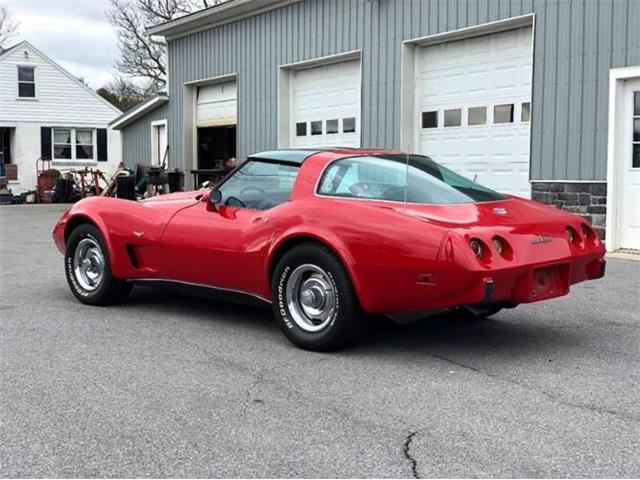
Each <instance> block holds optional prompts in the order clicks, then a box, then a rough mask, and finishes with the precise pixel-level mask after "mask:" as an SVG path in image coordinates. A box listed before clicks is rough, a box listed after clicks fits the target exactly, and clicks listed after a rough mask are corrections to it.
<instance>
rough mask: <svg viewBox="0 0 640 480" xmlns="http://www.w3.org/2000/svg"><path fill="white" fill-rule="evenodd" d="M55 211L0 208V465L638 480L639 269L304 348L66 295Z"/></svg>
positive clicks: (229, 311) (140, 305)
mask: <svg viewBox="0 0 640 480" xmlns="http://www.w3.org/2000/svg"><path fill="white" fill-rule="evenodd" d="M63 209H64V207H62V206H55V205H54V206H14V207H0V476H2V477H42V476H47V477H48V476H53V477H94V476H100V477H104V476H107V477H111V476H117V477H165V476H172V477H173V476H175V477H183V476H188V477H201V476H213V477H219V476H224V477H236V476H240V477H254V476H260V477H264V476H266V477H270V476H279V477H291V476H295V477H299V476H301V477H336V476H346V477H352V476H357V477H369V476H373V477H413V476H418V477H429V476H438V477H458V476H465V477H468V476H492V477H495V476H498V477H511V476H515V477H520V476H532V477H556V476H560V477H564V476H572V477H576V476H578V477H593V476H596V477H619V476H624V477H638V476H640V262H633V261H625V260H613V259H611V260H610V261H609V264H608V274H607V277H606V278H605V279H603V280H601V281H595V282H590V283H587V284H582V285H578V286H576V287H574V288H573V291H572V293H571V294H570V295H569V296H568V297H565V298H562V299H558V300H553V301H549V302H544V303H541V304H533V305H523V306H521V307H518V308H517V309H515V310H511V311H506V312H504V313H499V314H498V315H496V316H495V317H494V318H493V319H491V320H486V321H480V322H470V321H465V320H463V319H460V318H456V317H454V316H448V317H444V318H442V317H441V318H437V319H434V320H430V321H424V322H421V323H419V324H414V325H411V326H389V325H384V324H373V325H372V327H371V331H370V332H369V334H368V335H367V338H365V339H364V341H363V342H362V343H361V344H359V345H358V346H357V347H355V348H352V349H350V350H346V351H342V352H338V353H332V354H317V353H310V352H305V351H302V350H298V349H296V348H295V347H293V346H292V345H290V344H289V343H288V342H287V340H286V339H285V338H284V336H283V335H282V334H281V333H280V332H279V331H278V329H277V328H276V326H275V323H274V322H273V321H272V319H271V315H270V312H269V311H266V310H261V309H258V308H253V307H245V306H237V305H232V304H224V303H216V302H212V301H208V300H200V299H194V298H190V297H180V296H167V295H166V294H162V295H157V294H156V293H155V292H154V291H153V290H149V289H143V288H140V289H137V290H134V292H133V294H132V296H131V298H130V300H129V301H128V302H127V303H126V304H123V305H121V306H117V307H109V308H96V307H88V306H84V305H81V304H80V303H78V302H77V301H76V300H75V298H74V297H73V296H72V294H71V293H70V291H69V289H68V287H67V285H66V281H65V279H64V274H63V265H62V257H61V255H60V254H59V253H58V252H57V250H56V249H55V247H54V245H53V243H52V240H51V236H50V232H51V229H52V227H53V224H54V222H55V221H56V220H57V218H58V217H59V215H60V214H61V213H62V211H63Z"/></svg>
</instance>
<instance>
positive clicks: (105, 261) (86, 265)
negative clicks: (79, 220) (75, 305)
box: [64, 224, 131, 305]
mask: <svg viewBox="0 0 640 480" xmlns="http://www.w3.org/2000/svg"><path fill="white" fill-rule="evenodd" d="M64 265H65V273H66V277H67V282H68V283H69V288H71V292H73V294H74V295H75V297H76V298H77V299H78V300H80V301H81V302H82V303H86V304H88V305H109V304H113V303H118V302H121V301H123V300H124V299H125V298H127V296H128V295H129V292H130V290H131V286H130V285H129V284H128V283H127V282H125V281H124V280H120V279H117V278H114V277H113V275H112V274H111V264H110V262H109V252H108V251H107V248H106V247H105V243H104V239H103V238H102V234H101V233H100V231H99V230H98V229H97V228H96V227H94V226H93V225H90V224H82V225H80V226H78V227H76V228H75V229H74V230H73V231H72V232H71V234H70V235H69V239H68V241H67V248H66V252H65V256H64Z"/></svg>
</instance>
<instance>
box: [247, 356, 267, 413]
mask: <svg viewBox="0 0 640 480" xmlns="http://www.w3.org/2000/svg"><path fill="white" fill-rule="evenodd" d="M266 371H267V369H264V368H263V369H260V370H258V371H257V372H255V376H256V378H254V379H253V382H251V384H250V385H249V387H248V388H247V391H246V393H245V396H244V401H243V402H242V407H241V408H240V418H244V415H245V413H246V412H247V408H248V406H249V401H250V400H251V394H252V393H253V391H254V390H255V388H256V387H257V386H258V385H259V384H260V382H262V378H263V376H264V374H265V373H266Z"/></svg>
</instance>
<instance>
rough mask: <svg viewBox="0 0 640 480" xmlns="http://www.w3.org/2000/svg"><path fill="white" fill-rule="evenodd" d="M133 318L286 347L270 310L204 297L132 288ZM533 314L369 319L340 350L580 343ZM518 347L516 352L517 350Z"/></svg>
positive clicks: (499, 349) (542, 347)
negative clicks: (155, 317) (230, 332)
mask: <svg viewBox="0 0 640 480" xmlns="http://www.w3.org/2000/svg"><path fill="white" fill-rule="evenodd" d="M125 306H126V308H127V309H128V310H130V311H131V313H134V312H135V311H137V310H140V309H142V310H144V311H145V312H153V311H157V312H158V313H162V314H168V315H170V316H179V317H180V319H181V321H189V322H205V323H206V324H211V323H212V322H215V323H217V324H219V325H225V326H233V327H234V328H238V327H241V328H246V329H247V330H248V331H252V332H253V333H255V332H258V333H259V335H264V336H265V341H270V342H273V341H276V342H282V343H283V344H287V340H286V339H285V338H284V337H283V336H282V334H281V332H280V331H279V329H278V327H277V325H276V323H275V321H274V319H273V315H272V313H271V310H270V309H269V308H263V307H257V306H252V305H245V304H239V303H230V302H225V301H218V300H212V299H208V298H202V297H194V296H189V295H182V294H178V293H172V292H166V291H163V290H158V289H152V288H145V287H136V288H135V289H134V290H133V292H132V294H131V297H130V299H129V300H128V301H127V302H126V303H125V304H123V307H125ZM530 317H531V313H530V312H529V314H528V315H524V314H522V315H521V314H519V313H518V311H517V310H516V309H514V310H507V311H505V312H501V313H498V314H497V315H495V316H494V317H491V318H488V319H476V318H471V317H470V316H468V315H464V314H461V313H460V312H446V313H441V314H437V315H433V316H430V317H425V318H421V319H419V320H416V321H414V322H412V323H410V324H406V325H405V324H398V323H394V322H392V321H390V320H387V319H381V318H371V319H370V323H369V328H368V329H367V331H366V332H365V333H364V335H363V338H362V339H361V341H360V342H358V343H357V344H356V345H355V346H352V347H350V348H348V349H345V350H343V351H342V352H343V353H345V354H348V355H356V356H358V355H368V354H370V353H373V352H375V353H377V354H380V353H394V354H398V353H400V352H402V351H407V352H411V353H412V354H415V353H417V352H420V351H424V352H425V353H429V352H431V350H432V349H433V348H434V347H439V348H442V347H445V346H446V349H447V351H449V352H451V353H455V352H457V351H460V352H462V351H464V352H466V353H467V354H478V355H485V354H491V355H500V354H505V355H513V352H515V351H518V352H519V354H522V355H526V354H527V352H533V351H535V352H537V353H538V354H541V355H544V354H545V353H547V354H552V353H553V351H557V350H559V349H562V348H564V347H562V345H565V346H566V345H567V344H574V345H577V344H580V343H581V342H580V338H579V333H576V332H574V331H571V330H568V329H563V328H560V327H558V326H554V325H552V324H550V323H549V322H548V319H547V321H546V322H539V323H536V324H532V323H531V318H530ZM516 346H517V348H516Z"/></svg>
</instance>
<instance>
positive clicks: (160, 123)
mask: <svg viewBox="0 0 640 480" xmlns="http://www.w3.org/2000/svg"><path fill="white" fill-rule="evenodd" d="M158 127H164V138H165V142H164V143H165V144H166V146H167V147H168V146H169V137H168V129H167V119H166V118H165V119H163V120H156V121H154V122H151V166H152V167H159V166H160V165H162V160H163V159H164V158H163V156H164V152H158V151H157V145H158V140H159V139H158V135H159V132H160V129H159V128H158ZM165 149H166V147H165ZM156 159H157V160H158V164H157V165H155V161H156ZM167 160H168V158H167ZM167 163H169V162H167Z"/></svg>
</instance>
